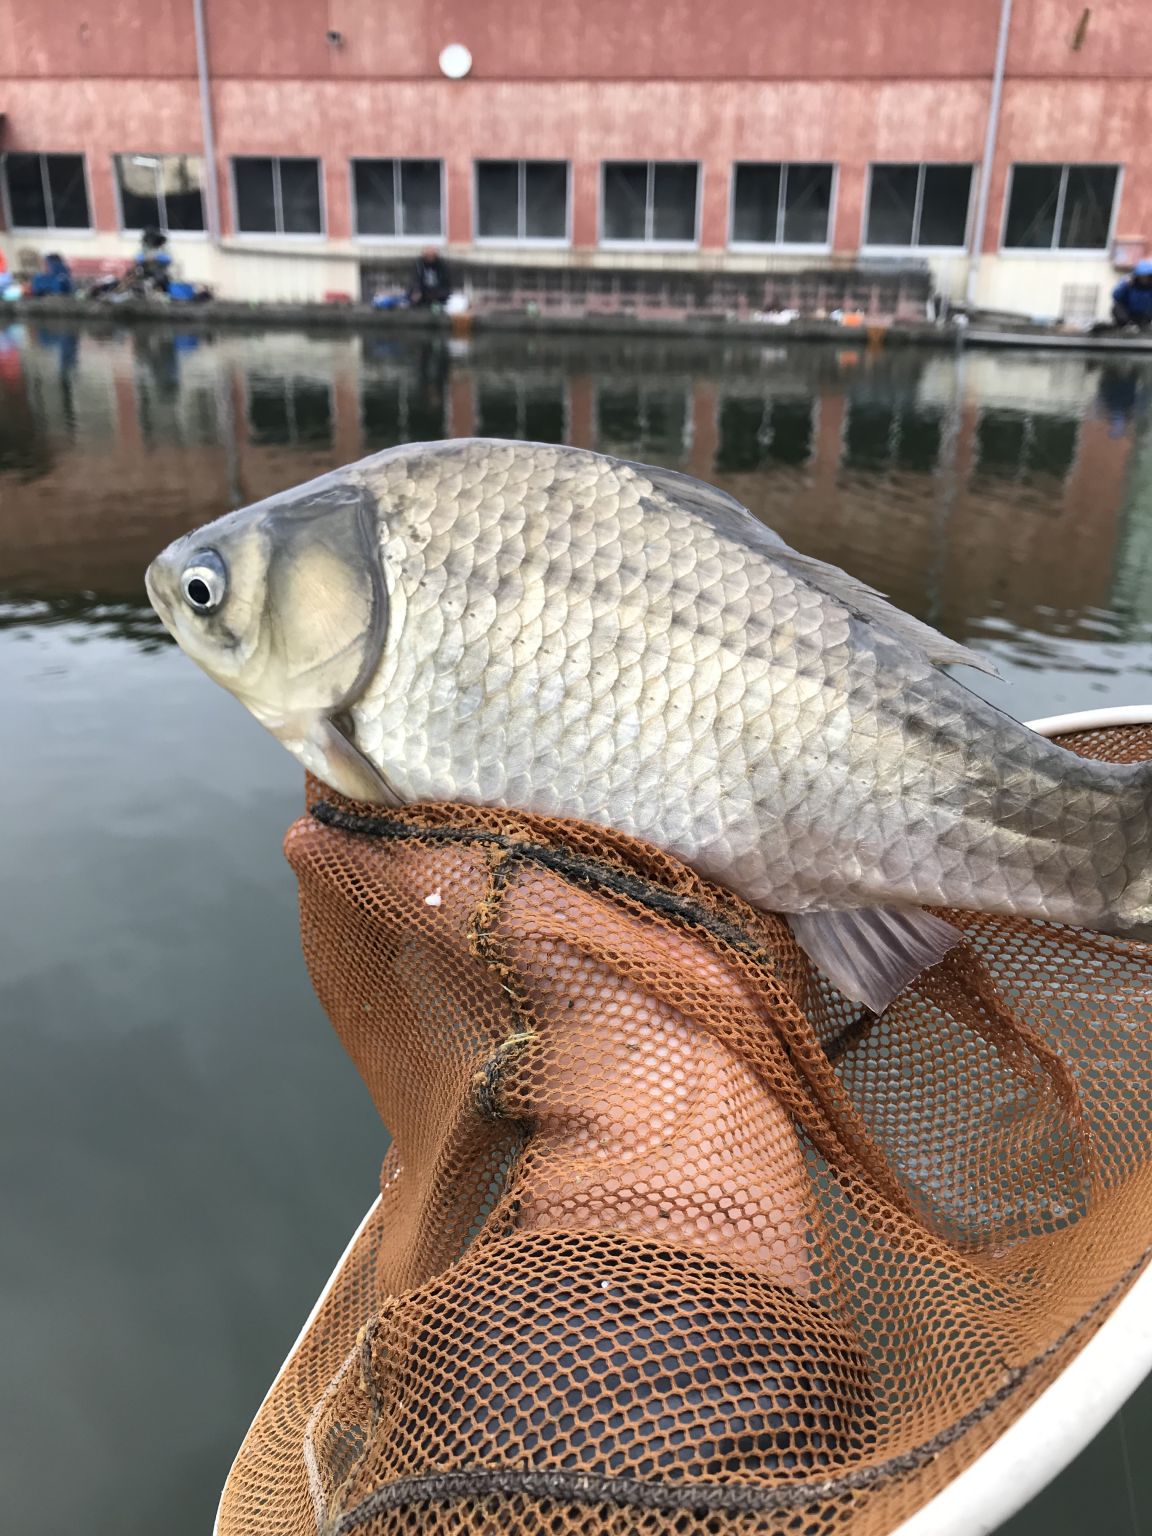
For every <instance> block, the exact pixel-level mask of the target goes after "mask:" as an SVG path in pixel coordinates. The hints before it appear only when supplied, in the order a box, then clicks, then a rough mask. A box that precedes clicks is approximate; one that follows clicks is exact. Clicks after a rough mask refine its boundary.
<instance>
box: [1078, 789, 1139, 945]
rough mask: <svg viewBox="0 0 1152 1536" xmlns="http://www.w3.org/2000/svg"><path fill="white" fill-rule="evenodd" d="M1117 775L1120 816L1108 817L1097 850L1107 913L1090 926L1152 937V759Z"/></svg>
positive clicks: (1094, 857)
mask: <svg viewBox="0 0 1152 1536" xmlns="http://www.w3.org/2000/svg"><path fill="white" fill-rule="evenodd" d="M1116 774H1117V780H1116V788H1115V795H1116V808H1117V811H1118V814H1117V815H1116V816H1115V817H1113V818H1110V819H1109V820H1108V821H1104V819H1103V818H1102V822H1103V826H1102V828H1101V831H1100V835H1099V836H1098V837H1097V838H1096V839H1095V841H1094V844H1093V850H1092V852H1093V859H1094V862H1095V865H1096V873H1097V878H1098V880H1099V882H1100V886H1101V891H1102V895H1103V898H1104V904H1105V916H1104V918H1103V920H1102V921H1100V922H1096V923H1092V924H1089V925H1086V926H1091V927H1095V928H1099V929H1100V930H1102V931H1103V932H1106V933H1117V934H1123V935H1125V936H1126V937H1129V938H1140V939H1148V938H1152V761H1149V762H1143V763H1133V764H1131V765H1122V766H1120V767H1119V768H1118V769H1117V770H1116ZM1109 822H1110V825H1109ZM1105 829H1107V830H1105Z"/></svg>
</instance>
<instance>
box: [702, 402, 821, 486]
mask: <svg viewBox="0 0 1152 1536" xmlns="http://www.w3.org/2000/svg"><path fill="white" fill-rule="evenodd" d="M814 409H815V401H814V400H813V399H812V398H811V397H810V396H808V395H794V396H793V395H786V396H781V397H779V398H774V399H771V400H765V399H764V398H763V396H761V395H729V396H727V397H726V398H725V399H724V400H722V401H721V403H720V412H719V423H718V424H719V434H718V441H717V445H716V460H715V467H716V469H717V470H719V471H720V472H721V473H722V474H738V473H740V472H742V471H746V470H754V469H767V468H769V467H771V465H772V464H792V465H797V464H806V463H807V462H808V460H809V459H810V458H811V457H812V445H813V439H814V437H815V428H814V424H813V414H814Z"/></svg>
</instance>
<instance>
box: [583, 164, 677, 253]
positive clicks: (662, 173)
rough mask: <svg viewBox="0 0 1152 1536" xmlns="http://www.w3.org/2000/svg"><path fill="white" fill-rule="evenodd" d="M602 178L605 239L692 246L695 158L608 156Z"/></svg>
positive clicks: (603, 233)
mask: <svg viewBox="0 0 1152 1536" xmlns="http://www.w3.org/2000/svg"><path fill="white" fill-rule="evenodd" d="M603 177H604V184H603V185H604V212H603V232H602V238H603V239H605V240H628V241H637V242H667V243H670V244H672V243H675V244H683V245H693V244H695V242H696V203H697V195H698V190H699V167H698V166H697V165H696V163H695V162H694V161H659V160H655V161H654V160H606V161H605V162H604V167H603Z"/></svg>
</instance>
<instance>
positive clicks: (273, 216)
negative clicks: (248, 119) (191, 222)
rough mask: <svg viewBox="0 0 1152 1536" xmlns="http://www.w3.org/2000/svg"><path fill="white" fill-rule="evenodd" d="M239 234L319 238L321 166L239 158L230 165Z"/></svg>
mask: <svg viewBox="0 0 1152 1536" xmlns="http://www.w3.org/2000/svg"><path fill="white" fill-rule="evenodd" d="M232 173H233V178H234V182H235V188H236V227H237V228H238V229H239V231H240V232H241V234H246V235H251V234H269V235H320V234H323V233H324V218H323V213H322V211H321V207H320V162H319V160H314V159H311V158H308V159H304V158H298V159H297V158H292V159H278V158H274V157H271V156H265V155H238V156H237V157H236V158H235V159H234V160H233V161H232Z"/></svg>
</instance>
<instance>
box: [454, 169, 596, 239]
mask: <svg viewBox="0 0 1152 1536" xmlns="http://www.w3.org/2000/svg"><path fill="white" fill-rule="evenodd" d="M509 162H511V163H512V164H514V165H515V166H516V175H517V184H516V222H517V224H518V225H519V227H520V228H521V229H523V228H524V225H525V223H526V219H525V214H526V211H527V196H526V191H525V189H526V187H527V182H528V177H527V172H526V171H525V169H524V168H525V166H528V165H558V164H562V165H563V166H564V175H565V180H564V234H563V235H562V236H547V235H482V234H481V233H480V167H481V166H482V165H500V164H505V165H506V164H508V163H509ZM472 241H473V244H474V245H484V246H494V245H497V246H499V245H515V246H518V247H520V248H522V249H523V248H527V249H535V250H546V251H559V250H566V249H567V248H568V247H569V246H570V245H571V244H572V162H571V160H565V159H564V158H563V156H562V155H556V156H553V157H552V158H549V157H548V156H546V155H533V156H532V157H531V158H523V159H521V158H518V157H517V156H516V155H484V156H482V157H481V158H480V159H476V160H473V162H472Z"/></svg>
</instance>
